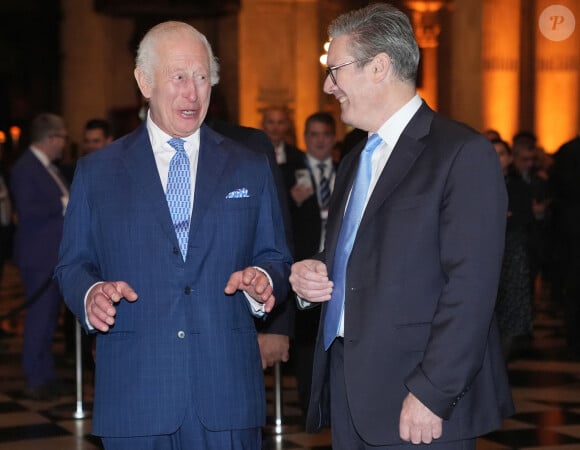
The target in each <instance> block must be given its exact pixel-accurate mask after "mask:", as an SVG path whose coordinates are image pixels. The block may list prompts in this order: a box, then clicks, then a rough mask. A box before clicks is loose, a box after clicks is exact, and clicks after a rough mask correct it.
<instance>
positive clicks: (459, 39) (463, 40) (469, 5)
mask: <svg viewBox="0 0 580 450" xmlns="http://www.w3.org/2000/svg"><path fill="white" fill-rule="evenodd" d="M482 12H483V2H482V1H481V0H461V1H457V2H455V3H454V6H453V14H452V17H451V21H452V27H453V29H452V32H453V40H452V42H451V45H452V47H451V64H450V66H451V67H452V71H451V73H450V81H449V83H450V85H451V88H450V97H451V99H450V100H451V101H450V112H449V114H450V115H451V116H452V117H453V118H454V119H457V120H460V121H462V122H465V123H467V124H469V125H471V126H472V127H473V128H475V129H478V130H480V129H481V127H482V114H481V68H482V58H481V47H482V33H481V25H482V24H481V20H482V19H481V17H482Z"/></svg>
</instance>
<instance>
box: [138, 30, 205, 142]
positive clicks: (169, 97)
mask: <svg viewBox="0 0 580 450" xmlns="http://www.w3.org/2000/svg"><path fill="white" fill-rule="evenodd" d="M155 45H156V47H155V50H156V51H155V55H156V60H155V64H154V70H153V73H152V74H151V75H152V77H151V79H148V77H147V76H146V74H145V73H144V72H143V69H142V68H137V69H135V78H136V80H137V83H138V85H139V89H140V90H141V93H142V94H143V96H144V97H145V98H147V99H148V100H149V105H150V111H151V119H152V120H153V121H154V122H155V124H156V125H157V126H158V127H159V128H161V129H162V130H163V131H164V132H165V133H167V134H169V135H170V136H173V137H187V136H189V135H191V134H193V133H194V132H195V131H197V130H198V129H199V127H200V126H201V124H202V123H203V120H204V119H205V116H206V114H207V110H208V107H209V101H210V95H211V82H210V60H209V54H208V51H207V48H206V46H205V45H204V43H203V42H202V41H201V40H200V39H198V38H197V37H196V36H194V35H193V34H192V33H189V32H187V31H186V30H174V31H173V32H171V33H167V34H165V35H163V36H160V37H159V40H158V41H157V43H156V44H155Z"/></svg>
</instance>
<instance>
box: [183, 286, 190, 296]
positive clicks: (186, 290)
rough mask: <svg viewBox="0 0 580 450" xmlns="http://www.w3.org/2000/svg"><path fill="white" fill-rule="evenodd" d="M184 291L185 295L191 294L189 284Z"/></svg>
mask: <svg viewBox="0 0 580 450" xmlns="http://www.w3.org/2000/svg"><path fill="white" fill-rule="evenodd" d="M183 292H184V293H185V295H189V294H191V288H190V287H189V286H186V287H185V289H184V290H183Z"/></svg>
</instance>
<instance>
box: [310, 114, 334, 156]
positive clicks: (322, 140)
mask: <svg viewBox="0 0 580 450" xmlns="http://www.w3.org/2000/svg"><path fill="white" fill-rule="evenodd" d="M304 142H305V143H306V151H307V152H308V153H309V154H310V155H312V157H313V158H316V159H317V160H319V161H324V160H325V159H327V158H330V156H331V155H332V149H333V148H334V146H335V144H336V138H335V135H334V131H333V130H332V127H331V126H330V125H328V124H326V123H322V122H311V123H310V124H309V125H308V126H307V128H306V130H305V131H304Z"/></svg>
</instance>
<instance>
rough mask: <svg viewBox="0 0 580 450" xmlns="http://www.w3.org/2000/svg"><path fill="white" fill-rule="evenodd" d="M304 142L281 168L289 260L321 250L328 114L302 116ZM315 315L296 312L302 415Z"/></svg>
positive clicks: (328, 186)
mask: <svg viewBox="0 0 580 450" xmlns="http://www.w3.org/2000/svg"><path fill="white" fill-rule="evenodd" d="M304 142H305V143H306V153H302V157H301V158H297V159H295V160H292V161H289V162H288V163H286V164H285V165H283V166H282V172H283V174H284V178H285V180H286V186H287V192H288V200H289V203H290V215H291V216H292V230H293V234H294V238H293V241H294V259H295V260H297V261H298V260H301V259H305V258H311V257H312V256H313V255H315V254H317V253H318V252H320V251H321V250H322V246H323V243H324V234H325V231H326V220H327V218H328V205H329V203H330V196H331V194H332V189H333V187H334V178H335V175H336V167H337V165H336V164H335V163H334V162H333V160H332V151H333V149H334V147H335V145H336V123H335V121H334V118H333V117H332V116H331V115H330V114H328V113H326V112H317V113H314V114H312V115H310V116H308V118H307V119H306V123H305V127H304ZM319 318H320V309H319V308H310V309H307V310H299V311H297V313H296V326H295V333H294V340H293V341H292V352H291V353H292V362H293V364H292V365H293V367H294V370H295V373H296V380H297V383H298V394H299V395H300V404H301V406H302V410H303V412H304V413H306V410H307V408H308V401H309V398H310V382H311V379H312V358H313V355H314V343H315V341H316V333H317V332H318V322H319Z"/></svg>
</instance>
